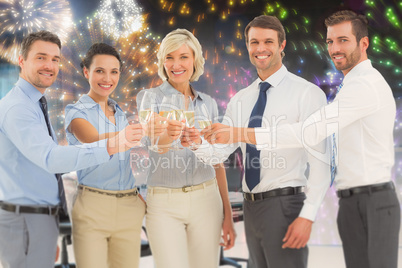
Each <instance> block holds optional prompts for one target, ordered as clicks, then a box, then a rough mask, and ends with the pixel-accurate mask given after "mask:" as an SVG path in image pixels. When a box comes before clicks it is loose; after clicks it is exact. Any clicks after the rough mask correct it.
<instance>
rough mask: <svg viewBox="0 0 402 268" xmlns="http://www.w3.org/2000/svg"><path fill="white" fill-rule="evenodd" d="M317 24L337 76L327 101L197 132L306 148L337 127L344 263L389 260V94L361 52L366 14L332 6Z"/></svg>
mask: <svg viewBox="0 0 402 268" xmlns="http://www.w3.org/2000/svg"><path fill="white" fill-rule="evenodd" d="M325 24H326V26H327V44H328V53H329V55H330V57H331V59H332V61H333V62H334V64H335V67H336V68H337V69H338V70H340V71H342V73H343V74H344V76H345V78H344V80H343V83H342V84H343V86H342V88H341V89H340V91H339V93H338V94H337V96H336V97H335V99H334V101H333V102H332V103H330V104H328V105H326V106H325V107H322V108H321V109H320V110H318V111H316V112H315V113H314V114H313V115H311V116H310V117H308V118H307V120H305V121H304V122H300V123H297V124H285V125H281V126H279V127H278V128H277V129H276V130H275V131H273V130H270V129H267V128H242V129H234V128H231V127H227V126H223V125H213V126H212V127H211V128H210V129H207V130H205V131H204V133H205V138H206V139H207V140H208V141H210V142H215V143H233V142H246V143H250V144H256V146H257V149H260V150H262V151H264V150H272V149H273V148H274V149H278V148H303V147H307V148H308V147H309V146H312V145H315V144H317V143H319V142H320V141H322V140H323V139H325V138H326V137H330V136H332V134H333V132H334V131H333V130H334V127H335V128H337V129H338V130H337V131H335V132H337V134H338V136H337V145H338V150H337V151H338V156H337V158H338V159H339V162H338V166H337V175H336V179H335V181H336V188H337V195H338V197H339V198H340V200H339V212H338V219H337V221H338V229H339V233H340V236H341V239H342V243H343V249H344V256H345V262H346V266H347V267H348V268H362V267H368V268H373V267H387V268H396V267H397V263H398V237H399V228H400V205H399V201H398V199H397V196H396V192H395V187H394V184H393V182H392V181H391V168H392V166H393V164H394V148H393V144H394V140H393V128H394V120H395V115H396V105H395V100H394V98H393V95H392V91H391V88H390V87H389V85H388V84H387V82H386V81H385V79H384V78H383V76H382V75H381V74H380V73H379V72H378V71H377V70H376V69H374V68H373V67H372V65H371V62H370V60H368V57H367V52H366V51H367V48H368V46H369V39H368V30H367V24H368V21H367V19H366V18H365V17H364V16H362V15H358V14H356V13H355V12H353V11H339V12H336V13H334V14H333V15H331V16H330V17H328V18H327V19H326V21H325Z"/></svg>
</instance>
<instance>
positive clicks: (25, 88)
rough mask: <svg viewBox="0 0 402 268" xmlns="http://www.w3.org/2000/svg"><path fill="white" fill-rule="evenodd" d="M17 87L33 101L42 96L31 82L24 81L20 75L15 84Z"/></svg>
mask: <svg viewBox="0 0 402 268" xmlns="http://www.w3.org/2000/svg"><path fill="white" fill-rule="evenodd" d="M15 85H16V86H17V87H19V88H20V89H21V90H22V92H24V93H25V95H27V96H28V97H29V98H30V99H31V100H32V101H33V102H38V101H39V99H40V98H42V96H43V95H42V93H41V92H40V91H39V90H38V89H36V88H35V87H34V86H33V85H32V84H31V83H29V82H28V81H26V80H25V79H24V78H22V77H20V78H19V79H18V81H17V83H16V84H15Z"/></svg>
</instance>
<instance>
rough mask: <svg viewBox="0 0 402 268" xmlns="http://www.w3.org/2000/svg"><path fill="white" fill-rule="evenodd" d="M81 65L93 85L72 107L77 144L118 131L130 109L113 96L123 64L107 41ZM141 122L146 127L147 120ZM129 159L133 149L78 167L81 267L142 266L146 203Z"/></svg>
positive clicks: (69, 127) (71, 129)
mask: <svg viewBox="0 0 402 268" xmlns="http://www.w3.org/2000/svg"><path fill="white" fill-rule="evenodd" d="M81 67H82V71H83V74H84V76H85V78H87V79H88V82H89V85H90V89H89V92H88V94H85V95H83V96H82V97H81V98H80V99H79V100H78V101H77V102H76V103H75V104H70V105H68V106H67V107H66V132H67V140H68V142H69V144H72V145H76V144H81V143H87V142H94V141H96V140H101V139H105V138H109V137H112V136H114V135H115V133H117V132H118V131H120V130H122V129H124V128H125V127H126V126H127V125H128V122H127V119H126V116H125V114H124V112H123V111H122V110H121V108H120V107H119V105H118V104H117V103H116V102H115V101H114V100H112V99H110V98H109V95H110V94H111V93H112V92H113V91H114V90H115V88H116V86H117V84H118V82H119V78H120V71H121V67H122V62H121V59H120V56H119V54H118V53H117V51H116V50H115V49H114V48H113V47H111V46H109V45H107V44H104V43H97V44H94V45H92V46H91V48H90V49H89V51H88V52H87V54H86V56H85V58H84V59H83V61H82V63H81ZM136 127H138V132H139V133H140V132H141V131H142V128H141V126H140V125H138V126H136ZM129 161H130V155H129V151H127V152H122V153H118V154H116V155H114V156H113V157H112V158H111V159H110V161H109V162H107V163H104V164H101V165H98V166H94V167H91V168H87V169H83V170H79V171H77V175H78V181H79V186H78V193H77V197H76V200H75V202H74V205H73V209H72V223H73V225H72V226H73V242H74V243H73V245H74V254H75V259H76V262H77V266H78V267H80V268H94V267H96V268H107V267H116V268H124V267H127V268H133V267H138V266H139V258H140V244H141V238H140V233H141V227H142V222H143V218H144V214H145V203H144V201H143V200H142V198H141V196H139V195H138V192H137V189H136V187H135V186H134V182H135V179H134V177H133V175H132V172H131V169H130V162H129Z"/></svg>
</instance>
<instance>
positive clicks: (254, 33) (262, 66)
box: [247, 27, 286, 80]
mask: <svg viewBox="0 0 402 268" xmlns="http://www.w3.org/2000/svg"><path fill="white" fill-rule="evenodd" d="M285 45H286V40H284V41H283V42H282V44H279V41H278V33H277V32H276V31H275V30H272V29H264V28H258V27H251V28H250V30H249V32H248V42H247V49H248V54H249V57H250V62H251V63H252V64H253V65H254V66H255V67H256V69H257V72H258V76H259V77H260V78H261V79H262V80H265V79H267V78H268V77H269V76H271V75H272V74H273V73H275V72H276V71H278V70H279V69H280V68H281V66H282V56H281V52H282V51H283V49H284V48H285Z"/></svg>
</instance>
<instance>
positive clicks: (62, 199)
mask: <svg viewBox="0 0 402 268" xmlns="http://www.w3.org/2000/svg"><path fill="white" fill-rule="evenodd" d="M39 102H40V104H41V105H40V108H41V109H42V112H43V115H44V116H45V120H46V126H47V130H48V132H49V136H50V137H53V136H52V131H51V126H50V121H49V115H48V111H47V101H46V98H45V97H44V96H42V98H40V99H39ZM56 179H57V185H58V188H59V198H60V206H61V208H62V209H63V212H64V215H67V203H66V196H65V194H64V186H63V179H62V178H61V174H56Z"/></svg>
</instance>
